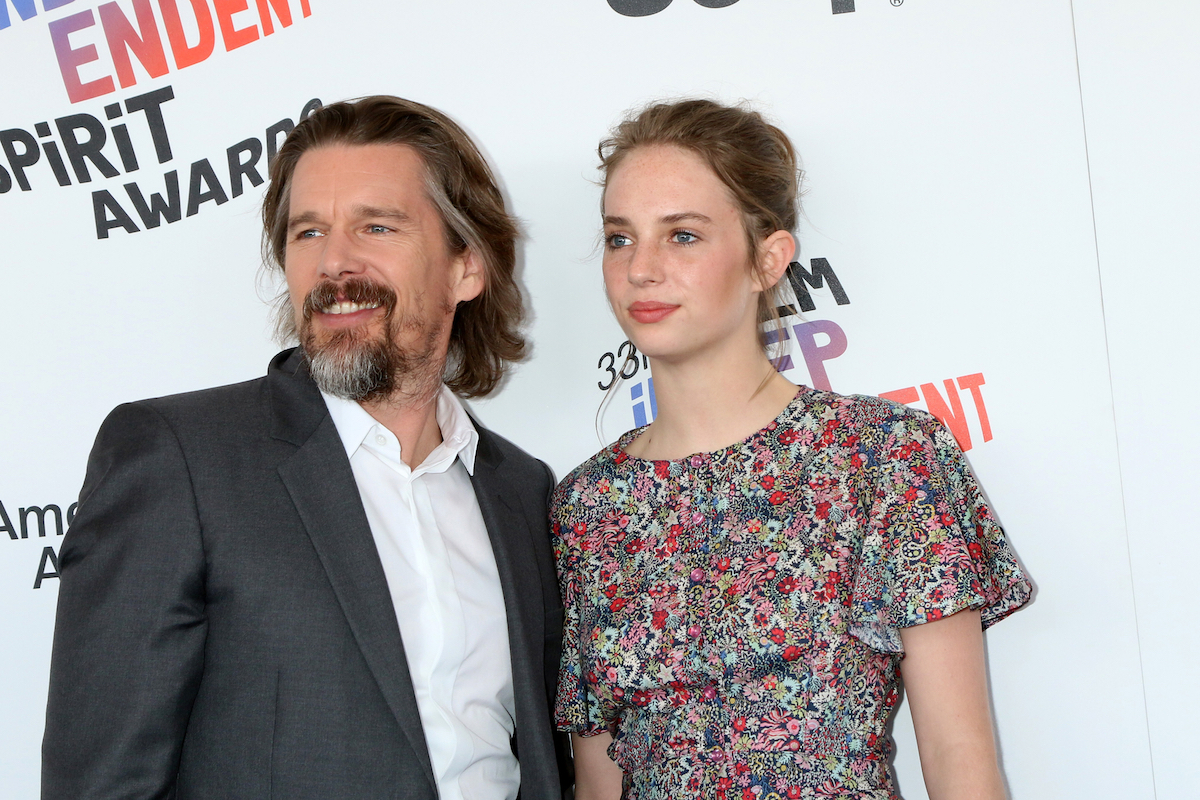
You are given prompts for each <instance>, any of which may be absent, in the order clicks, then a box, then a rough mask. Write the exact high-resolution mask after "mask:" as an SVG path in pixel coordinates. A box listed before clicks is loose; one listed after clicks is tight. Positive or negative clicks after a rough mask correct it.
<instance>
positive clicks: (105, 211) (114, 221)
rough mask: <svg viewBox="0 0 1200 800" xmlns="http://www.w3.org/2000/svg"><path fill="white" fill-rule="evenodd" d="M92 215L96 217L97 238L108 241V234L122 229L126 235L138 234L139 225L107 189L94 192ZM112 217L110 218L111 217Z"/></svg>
mask: <svg viewBox="0 0 1200 800" xmlns="http://www.w3.org/2000/svg"><path fill="white" fill-rule="evenodd" d="M92 213H93V214H94V215H95V217H96V238H97V239H107V238H108V232H109V231H111V230H112V229H113V228H121V229H123V230H124V231H125V232H126V233H137V232H138V226H137V223H135V222H134V221H133V217H131V216H129V214H127V213H125V209H123V208H121V204H120V203H118V202H117V200H116V198H115V197H113V196H112V195H111V194H109V192H108V190H107V189H101V190H100V191H98V192H92ZM110 214H111V215H112V216H109V215H110Z"/></svg>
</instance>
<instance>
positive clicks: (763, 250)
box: [755, 231, 796, 292]
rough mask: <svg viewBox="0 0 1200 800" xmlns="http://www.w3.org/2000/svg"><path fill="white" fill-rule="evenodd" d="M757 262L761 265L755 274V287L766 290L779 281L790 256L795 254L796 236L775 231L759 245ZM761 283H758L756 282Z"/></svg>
mask: <svg viewBox="0 0 1200 800" xmlns="http://www.w3.org/2000/svg"><path fill="white" fill-rule="evenodd" d="M758 252H759V259H760V260H759V263H760V264H761V265H762V268H761V270H759V272H758V275H756V276H755V284H756V288H757V289H759V290H760V291H764V292H765V291H767V290H768V289H770V288H771V287H772V286H774V285H775V284H777V283H779V280H780V278H782V277H783V273H784V272H786V271H787V268H788V264H790V263H792V256H794V255H795V254H796V238H795V237H794V236H792V235H791V234H790V233H788V232H787V231H775V232H774V233H772V234H771V235H770V236H768V237H767V238H766V239H763V240H762V244H760V245H759V250H758ZM760 283H761V284H762V285H758V284H760Z"/></svg>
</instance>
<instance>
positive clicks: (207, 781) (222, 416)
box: [42, 351, 569, 800]
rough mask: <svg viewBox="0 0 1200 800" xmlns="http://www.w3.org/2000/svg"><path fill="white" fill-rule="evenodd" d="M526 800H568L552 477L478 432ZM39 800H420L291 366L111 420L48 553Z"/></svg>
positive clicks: (351, 521)
mask: <svg viewBox="0 0 1200 800" xmlns="http://www.w3.org/2000/svg"><path fill="white" fill-rule="evenodd" d="M479 437H480V439H479V447H478V450H477V454H476V468H475V475H474V476H473V478H472V483H473V485H474V488H475V494H476V497H477V498H478V500H479V507H480V510H481V511H482V512H483V519H484V521H485V523H486V524H487V529H488V534H489V536H490V538H491V541H492V547H493V549H494V551H495V556H496V565H497V567H498V568H499V573H500V582H501V586H502V588H503V594H504V602H505V609H506V612H507V616H508V633H509V642H510V645H511V650H512V671H513V689H514V692H515V698H516V736H515V737H514V741H513V748H514V750H515V752H516V753H517V755H518V758H519V760H520V763H521V797H522V799H523V800H542V799H544V800H550V798H559V797H561V796H562V788H561V787H562V784H563V781H565V780H567V776H566V775H565V774H562V773H565V772H567V771H569V768H567V769H562V770H560V768H559V767H560V764H559V759H560V758H563V757H564V756H563V752H562V749H561V747H560V746H559V744H560V739H559V738H558V737H556V736H555V735H554V733H553V729H552V722H551V709H552V706H553V696H554V683H555V677H556V674H557V669H558V654H559V648H560V646H561V639H562V629H561V626H562V607H561V603H560V601H559V595H558V584H557V581H556V580H555V575H554V564H553V559H552V556H551V552H550V536H549V532H548V530H547V522H546V500H547V497H548V494H549V492H550V491H551V489H552V488H553V483H554V481H553V478H552V475H551V473H550V471H549V469H548V468H547V467H546V465H545V464H543V463H541V462H539V461H537V460H536V459H534V458H532V457H530V456H529V455H527V454H526V453H524V452H522V451H521V450H520V449H518V448H517V447H515V446H514V445H512V444H511V443H509V442H507V441H506V440H504V439H502V438H500V437H499V436H496V435H495V434H492V433H490V432H488V431H487V430H484V429H482V428H480V429H479ZM59 563H60V571H61V574H62V580H61V585H60V589H59V602H58V620H57V624H56V626H55V631H54V652H53V660H52V664H51V670H50V696H49V703H48V707H47V711H46V734H45V739H44V741H43V745H42V797H43V798H47V800H49V799H50V798H54V799H55V800H57V799H58V798H62V800H83V798H117V797H121V798H179V799H180V800H183V799H184V798H204V800H215V799H216V798H238V799H239V800H243V799H246V798H288V800H300V799H301V798H339V799H341V798H431V799H432V798H436V797H437V790H436V788H435V784H434V778H433V772H432V768H431V766H430V761H429V753H428V749H427V747H426V744H425V738H424V734H423V732H422V729H421V722H420V717H419V715H418V712H417V705H416V698H415V695H414V693H413V688H412V683H411V680H410V678H409V673H408V666H407V663H406V661H405V656H404V645H403V643H402V641H401V638H400V629H399V625H398V624H397V621H396V614H395V610H394V608H393V605H392V600H391V596H390V594H389V592H388V587H387V582H386V579H385V578H384V573H383V568H382V566H381V564H380V561H379V555H378V553H377V552H376V550H375V543H374V540H373V538H372V536H371V531H370V527H369V526H368V523H367V518H366V515H365V513H364V511H363V506H362V502H361V500H360V498H359V494H358V488H357V486H356V484H355V482H354V476H353V473H352V472H351V470H350V463H349V460H348V459H347V458H346V451H345V449H344V448H343V447H342V443H341V440H340V439H339V438H338V434H337V430H336V429H335V427H334V424H333V421H332V419H331V418H330V417H329V414H328V411H327V409H326V407H325V403H324V401H323V400H322V399H321V396H320V393H319V392H318V391H317V388H316V386H315V385H314V384H313V382H312V379H311V378H310V377H309V375H308V372H307V369H306V367H305V364H304V361H303V359H302V358H300V357H299V355H298V353H296V352H295V351H288V352H284V353H281V354H280V355H279V356H277V357H276V358H275V359H274V360H273V361H272V363H271V368H270V370H269V372H268V374H267V376H266V377H265V378H260V379H258V380H255V381H250V382H248V383H242V384H237V385H234V386H226V387H221V388H217V389H210V390H207V391H203V392H196V393H192V394H185V395H176V396H173V397H165V398H160V399H157V400H148V401H144V402H140V403H132V404H129V405H124V406H121V407H119V408H117V409H116V410H115V411H114V412H113V413H112V414H111V415H110V416H109V418H108V419H107V420H106V421H105V423H104V425H103V427H102V428H101V430H100V434H99V436H98V437H97V439H96V444H95V447H94V448H93V450H92V454H91V458H90V459H89V461H88V470H87V477H86V479H85V481H84V485H83V490H82V491H81V493H80V499H79V509H78V512H77V514H76V517H75V520H74V522H73V524H72V526H71V529H70V531H68V533H67V535H66V538H65V539H64V541H63V546H62V552H61V557H60V562H59Z"/></svg>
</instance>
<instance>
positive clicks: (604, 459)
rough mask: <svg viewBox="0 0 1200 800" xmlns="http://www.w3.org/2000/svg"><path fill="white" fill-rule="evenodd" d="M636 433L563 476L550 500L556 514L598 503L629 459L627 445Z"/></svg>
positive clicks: (553, 512)
mask: <svg viewBox="0 0 1200 800" xmlns="http://www.w3.org/2000/svg"><path fill="white" fill-rule="evenodd" d="M639 430H640V429H639ZM635 432H636V431H630V432H629V433H626V434H623V435H622V436H621V437H620V438H619V439H618V440H617V441H616V442H614V443H613V444H610V445H607V446H606V447H604V448H603V449H601V450H599V451H598V452H596V453H595V454H594V455H593V456H591V457H590V458H588V459H587V460H586V461H584V462H583V463H582V464H580V465H579V466H577V467H575V469H573V470H571V471H570V472H568V473H567V474H566V475H565V476H563V479H562V480H561V481H559V482H558V486H556V487H555V489H554V494H553V495H552V496H551V499H550V514H551V516H552V517H553V516H557V515H558V513H559V512H560V511H561V510H562V509H563V508H564V507H575V506H577V505H580V504H583V505H586V506H594V505H595V504H596V503H597V502H598V500H599V498H600V497H601V496H603V495H604V494H605V493H606V491H607V489H608V487H609V485H610V484H611V483H612V482H613V481H614V480H617V479H618V477H619V474H620V473H621V471H622V467H623V465H625V464H626V463H627V462H628V461H629V455H628V454H627V453H626V452H625V450H624V449H623V445H624V444H625V443H626V442H627V441H630V436H631V434H634V433H635Z"/></svg>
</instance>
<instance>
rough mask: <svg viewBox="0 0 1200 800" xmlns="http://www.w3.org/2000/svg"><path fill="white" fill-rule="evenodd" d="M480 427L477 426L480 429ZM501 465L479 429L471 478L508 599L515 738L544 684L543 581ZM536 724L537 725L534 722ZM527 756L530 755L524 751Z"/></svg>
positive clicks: (516, 490)
mask: <svg viewBox="0 0 1200 800" xmlns="http://www.w3.org/2000/svg"><path fill="white" fill-rule="evenodd" d="M477 427H478V426H477ZM502 460H503V456H502V455H501V454H500V452H499V450H498V448H496V447H495V445H494V444H493V442H492V440H491V434H490V433H489V432H488V431H487V430H485V429H482V428H480V429H479V449H478V452H477V455H476V462H475V474H474V475H473V476H472V478H471V483H472V486H473V487H474V489H475V497H476V498H477V499H478V501H479V510H480V512H481V514H482V515H483V522H484V524H485V525H486V526H487V531H488V538H489V539H490V540H491V543H492V551H493V553H495V556H496V570H497V572H498V573H499V575H500V587H501V591H502V592H503V594H504V610H505V615H506V616H507V619H508V636H509V650H510V651H511V654H512V667H513V694H514V697H515V700H516V706H517V708H516V711H517V734H518V739H523V737H522V735H521V734H522V732H523V731H527V729H528V728H529V726H528V725H524V726H523V722H527V719H525V716H526V715H533V714H535V709H536V708H537V697H538V694H539V693H540V692H541V688H540V687H541V685H542V648H543V638H544V636H545V631H544V626H545V608H544V601H543V595H542V578H541V574H540V570H539V569H538V566H537V559H536V557H535V555H534V553H535V550H534V544H533V540H532V532H531V531H530V529H529V525H528V523H527V522H526V519H525V514H524V512H523V510H522V509H521V501H520V496H521V492H520V489H519V488H518V487H514V486H512V485H510V483H509V482H508V481H507V480H505V479H504V478H503V477H502V476H501V473H500V470H499V469H498V467H499V466H500V463H501V462H502ZM535 724H536V723H535ZM522 749H523V750H524V751H525V752H529V753H531V752H532V751H531V750H529V749H527V748H522Z"/></svg>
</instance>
